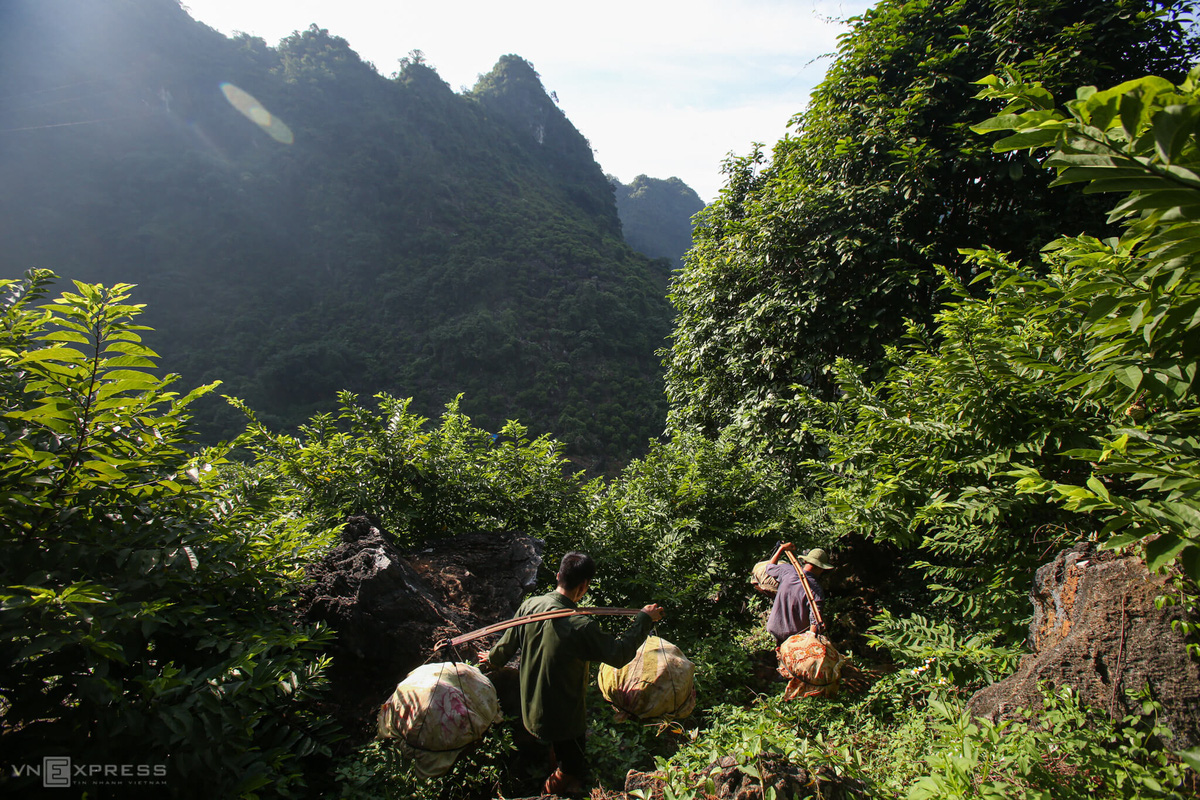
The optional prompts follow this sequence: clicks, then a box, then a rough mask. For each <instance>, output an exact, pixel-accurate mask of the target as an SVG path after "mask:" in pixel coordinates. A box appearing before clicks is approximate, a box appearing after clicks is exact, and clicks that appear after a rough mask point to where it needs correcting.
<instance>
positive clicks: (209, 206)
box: [0, 0, 670, 470]
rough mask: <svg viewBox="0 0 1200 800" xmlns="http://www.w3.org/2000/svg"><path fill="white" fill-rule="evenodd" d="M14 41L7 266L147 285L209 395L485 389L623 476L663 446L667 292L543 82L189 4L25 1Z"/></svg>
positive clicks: (0, 127)
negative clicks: (198, 13)
mask: <svg viewBox="0 0 1200 800" xmlns="http://www.w3.org/2000/svg"><path fill="white" fill-rule="evenodd" d="M0 31H2V33H0V39H2V40H3V41H2V44H3V47H0V94H2V95H3V96H4V97H5V98H6V100H5V102H4V103H3V104H2V105H0V186H2V187H3V188H2V189H0V237H2V238H3V241H4V242H5V248H4V252H3V255H2V256H0V258H2V261H0V265H2V270H3V273H4V274H6V275H10V276H14V277H15V276H16V275H19V274H20V273H21V272H23V271H24V270H25V269H27V268H29V267H34V266H38V267H48V268H51V269H54V270H55V271H56V272H57V273H59V274H60V275H63V276H65V277H67V278H79V279H84V280H89V281H93V280H94V281H103V282H108V283H112V282H117V281H126V282H131V283H136V284H138V285H139V289H138V295H137V296H138V298H139V300H140V301H142V302H146V303H147V304H148V306H149V312H148V314H147V323H148V324H149V325H151V326H153V327H154V328H155V329H156V332H155V334H154V335H153V339H152V340H151V342H150V343H151V345H152V346H153V347H155V349H157V350H158V351H159V352H160V353H161V354H162V355H163V358H164V362H165V363H168V364H170V365H172V369H174V370H178V371H179V372H180V373H181V374H182V376H183V380H184V382H185V383H186V384H187V385H189V386H190V385H195V384H199V383H202V382H207V381H212V380H216V379H220V380H222V381H223V382H224V384H223V386H222V389H221V391H222V392H224V393H227V394H231V395H234V396H237V397H240V398H242V399H244V400H246V401H247V402H248V403H249V405H250V406H251V407H252V408H254V409H255V410H256V411H257V412H258V413H259V414H260V415H261V418H262V419H264V420H265V421H267V422H269V423H270V424H272V425H275V426H278V427H284V428H286V427H291V426H294V425H296V424H298V423H300V422H301V421H303V420H305V419H307V418H308V417H309V416H310V415H312V414H313V413H317V412H320V411H325V410H331V409H332V408H333V407H334V405H335V402H334V401H335V393H336V392H337V391H338V390H340V389H348V390H352V391H355V392H358V393H360V394H364V395H370V394H373V393H376V392H379V391H387V392H389V393H391V394H394V395H400V396H410V395H411V396H413V397H414V398H415V405H414V408H415V409H416V410H419V411H420V412H421V413H423V414H426V415H431V416H436V415H438V414H440V412H441V408H442V406H443V405H444V404H445V403H446V402H447V401H449V400H450V399H452V398H453V397H454V396H455V395H456V394H458V393H460V392H461V393H464V394H465V397H464V400H463V408H464V410H465V411H467V412H468V413H470V414H472V415H473V416H474V417H475V418H476V420H477V422H479V423H480V424H481V425H483V426H485V427H486V428H489V429H493V430H494V429H498V428H499V427H500V426H501V425H502V424H503V423H504V421H505V420H506V419H514V418H516V419H520V420H521V421H522V422H523V423H525V424H527V425H529V426H530V427H531V429H532V430H535V431H547V432H551V433H553V434H554V435H555V436H556V437H557V438H559V439H560V440H561V441H563V442H565V443H567V446H568V448H569V452H570V454H571V455H572V457H573V458H574V459H575V460H576V462H577V463H579V464H581V465H583V466H587V467H591V468H595V469H597V470H610V469H612V468H614V467H615V466H619V464H620V463H623V462H624V460H626V459H627V458H628V457H629V456H630V455H631V454H633V453H636V452H640V451H641V450H643V449H644V446H645V443H646V441H647V440H648V439H649V438H651V437H653V436H655V435H657V434H658V433H659V432H660V431H661V430H662V419H663V416H664V409H665V401H664V399H663V395H662V388H661V376H660V374H659V371H660V368H659V362H658V358H657V357H656V356H655V350H656V349H658V348H659V347H661V346H663V344H664V337H665V334H666V332H667V330H668V329H669V324H670V322H669V321H670V310H669V307H668V305H667V303H666V301H665V300H664V294H665V283H666V276H665V275H664V274H662V271H661V270H660V269H658V268H655V267H654V266H653V265H652V264H651V263H650V261H649V260H648V259H646V258H644V257H643V256H641V255H639V254H637V253H635V252H634V251H633V250H631V249H630V248H629V247H628V246H627V245H626V244H625V243H624V241H623V240H622V236H621V229H620V224H619V222H618V219H617V212H616V206H615V203H614V198H613V191H612V188H611V187H610V186H609V184H608V181H607V180H606V178H605V177H604V174H603V172H602V171H601V169H600V167H599V166H598V165H597V164H596V163H595V161H594V160H593V158H592V153H591V149H590V147H589V145H588V142H587V140H586V139H585V138H584V137H583V135H581V134H580V132H579V131H577V130H576V129H575V128H574V127H573V126H572V125H571V123H570V121H569V120H568V119H567V118H566V117H565V116H563V114H562V112H561V111H559V109H558V107H557V106H556V105H555V104H554V103H553V101H551V100H550V98H549V97H548V96H547V93H546V91H545V89H544V88H543V86H542V84H541V81H540V80H539V77H538V75H537V73H536V72H535V71H534V69H533V66H532V65H530V64H529V63H527V62H525V61H524V60H522V59H520V58H519V57H517V56H511V55H510V56H504V57H503V58H501V59H500V60H499V62H498V63H497V64H496V66H495V68H494V69H493V70H492V71H491V72H490V73H488V74H487V75H486V76H484V77H482V78H481V80H480V82H479V84H478V85H477V86H476V87H475V88H474V90H473V91H471V92H468V93H465V94H456V93H454V92H453V91H452V90H451V89H450V87H449V86H448V85H447V84H446V83H445V82H444V81H443V80H441V78H440V77H439V76H438V75H437V73H436V72H435V71H434V70H433V69H431V68H430V67H429V66H427V65H426V64H424V63H423V61H422V59H421V58H420V56H419V54H414V57H413V58H410V59H405V60H403V61H402V64H401V69H400V71H399V73H397V74H395V75H393V76H391V77H390V78H385V77H383V76H381V75H379V74H378V73H377V72H376V70H375V69H374V68H373V66H372V65H370V64H368V63H365V62H363V61H362V60H361V59H360V58H359V57H358V55H357V54H356V53H355V52H354V51H353V50H352V49H351V48H350V45H349V44H348V43H347V42H346V41H345V40H343V39H340V38H338V37H336V36H333V35H330V34H329V33H328V32H327V31H325V30H322V29H320V28H318V27H316V26H313V27H311V28H310V29H308V30H306V31H302V32H297V33H294V34H293V35H292V36H290V37H288V38H287V39H285V40H284V41H282V42H281V43H280V44H279V46H278V47H270V46H268V45H267V44H266V43H265V42H264V41H262V40H261V39H256V38H253V37H246V36H243V37H239V38H237V39H233V40H230V39H228V38H226V37H224V36H223V35H221V34H218V33H216V32H214V31H212V30H211V29H209V28H207V27H206V26H204V25H201V24H199V23H197V22H195V21H193V20H191V19H190V18H189V17H188V15H187V14H186V13H185V12H184V11H183V10H182V9H181V8H180V7H179V5H178V3H177V2H176V0H125V1H124V2H112V3H104V4H96V3H91V2H85V1H84V0H49V2H43V0H36V1H35V0H18V2H11V3H6V4H5V5H4V7H3V10H0ZM481 57H482V56H481ZM239 107H240V108H239ZM239 110H240V112H241V113H239ZM256 123H257V124H256ZM197 414H198V416H197V419H198V421H199V422H200V423H201V429H202V430H203V431H204V433H205V435H206V436H208V437H217V436H229V435H231V434H232V433H234V432H236V431H237V430H238V429H239V427H240V425H241V418H240V414H239V413H238V412H235V411H233V410H232V409H231V408H228V407H227V406H225V405H224V404H223V403H221V402H220V401H211V402H209V403H208V404H207V405H203V406H201V407H200V408H198V411H197Z"/></svg>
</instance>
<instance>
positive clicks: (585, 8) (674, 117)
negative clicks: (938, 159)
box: [183, 0, 872, 202]
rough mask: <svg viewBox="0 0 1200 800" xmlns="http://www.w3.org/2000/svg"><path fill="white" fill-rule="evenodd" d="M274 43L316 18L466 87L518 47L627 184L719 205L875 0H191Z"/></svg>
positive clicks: (201, 10) (221, 25) (370, 47)
mask: <svg viewBox="0 0 1200 800" xmlns="http://www.w3.org/2000/svg"><path fill="white" fill-rule="evenodd" d="M183 5H184V8H185V9H187V10H188V12H189V13H190V14H191V15H192V17H193V18H194V19H197V20H199V21H200V22H203V23H205V24H206V25H208V26H210V27H212V28H215V29H216V30H218V31H221V32H222V33H224V34H227V35H233V34H234V33H235V32H238V31H240V32H244V33H249V34H251V35H254V36H260V37H262V38H263V39H265V40H266V41H267V43H268V44H270V45H275V44H278V42H279V40H281V39H283V38H284V37H286V36H288V35H289V34H291V33H292V32H293V31H295V30H303V29H305V28H307V27H308V26H309V25H310V24H312V23H316V24H317V25H318V26H319V27H322V28H325V29H327V30H328V31H329V32H330V33H331V34H333V35H336V36H341V37H342V38H343V39H345V40H346V41H347V42H349V44H350V47H351V48H352V49H354V50H355V51H356V52H357V53H358V54H359V55H360V56H361V57H362V58H363V59H364V60H366V61H370V62H371V63H373V64H374V65H375V68H376V69H377V70H378V71H379V72H380V74H382V75H385V76H386V75H391V74H392V73H393V72H395V71H396V70H397V68H398V64H397V62H398V61H399V59H400V58H403V57H404V56H406V55H407V54H408V53H409V52H410V51H412V50H420V51H422V53H423V54H424V56H425V58H426V63H428V64H429V65H430V66H432V67H433V68H434V69H436V70H437V72H438V74H439V75H440V76H441V77H442V79H443V80H444V81H446V82H447V83H448V84H450V86H451V88H453V89H454V90H455V91H462V90H463V89H469V88H471V87H473V86H474V85H475V81H476V79H477V78H478V76H479V75H481V74H484V73H487V72H490V71H491V69H492V67H493V66H494V65H495V64H496V61H497V60H499V58H500V57H501V56H503V55H506V54H509V53H512V54H516V55H519V56H521V57H522V58H524V59H525V60H526V61H529V62H530V63H532V64H533V66H534V69H536V70H537V71H538V73H539V74H540V75H541V78H542V85H543V86H544V87H545V88H546V91H547V92H554V93H555V95H556V96H557V98H558V101H559V108H561V109H562V111H563V113H564V114H566V115H567V118H568V119H570V120H571V122H572V123H573V124H574V125H575V127H576V128H577V129H579V131H580V133H582V134H583V135H584V136H585V137H587V139H588V140H589V141H590V142H591V145H592V149H593V151H594V154H595V158H596V161H597V162H598V163H599V164H600V166H601V168H603V170H604V171H605V172H606V173H609V174H611V175H614V176H615V177H616V178H617V179H618V180H620V181H621V182H622V183H630V182H632V181H633V179H634V178H635V177H636V176H638V175H641V174H644V175H648V176H650V177H652V178H670V177H677V178H679V179H681V180H682V181H683V182H684V183H686V184H687V185H688V186H690V187H692V188H693V189H694V190H695V191H696V193H697V194H699V195H700V198H701V199H702V200H704V201H705V202H710V201H712V200H713V199H715V198H716V196H717V194H718V192H719V191H720V189H721V187H722V186H723V184H724V180H723V176H722V174H721V163H722V162H723V161H724V160H725V159H726V158H727V157H728V156H729V154H730V153H733V154H736V155H745V154H747V153H749V152H750V151H751V149H752V147H753V144H754V143H755V142H762V143H763V144H765V145H766V146H767V149H768V150H769V149H770V147H771V145H773V144H774V143H775V142H776V141H778V140H779V139H780V138H781V137H782V136H783V134H784V133H785V132H786V130H787V125H788V121H789V120H790V119H791V118H792V117H793V116H794V115H795V114H796V113H798V112H800V111H802V110H803V109H804V106H805V104H806V102H807V99H808V94H809V92H810V91H811V90H812V87H813V86H815V85H816V84H817V83H819V82H820V80H821V78H822V77H823V76H824V73H825V70H826V69H827V68H828V66H829V63H830V58H829V54H831V53H832V52H833V51H834V50H835V48H836V46H837V36H838V34H839V33H841V32H843V31H844V30H845V29H846V28H845V25H844V24H843V23H842V22H841V20H845V19H846V18H848V17H852V16H856V15H858V14H861V13H862V12H863V11H864V10H866V9H867V8H868V7H869V6H870V5H872V3H869V2H866V0H688V2H683V1H682V0H607V1H606V2H603V3H582V2H573V0H508V1H507V2H497V1H496V0H490V2H484V0H442V1H441V2H437V0H421V2H415V0H183Z"/></svg>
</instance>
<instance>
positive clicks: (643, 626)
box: [480, 551, 663, 794]
mask: <svg viewBox="0 0 1200 800" xmlns="http://www.w3.org/2000/svg"><path fill="white" fill-rule="evenodd" d="M595 574H596V562H594V561H593V560H592V558H591V556H589V555H587V554H585V553H580V552H575V551H572V552H570V553H567V554H566V555H565V556H563V558H562V562H561V563H560V564H559V568H558V575H557V581H558V586H557V587H556V588H555V589H554V591H552V592H549V593H548V594H544V595H541V596H540V597H531V598H529V599H528V600H526V601H525V602H524V603H522V604H521V607H520V608H518V609H517V614H516V616H517V617H524V616H528V615H530V614H538V613H541V612H544V611H556V610H559V609H565V608H571V609H573V608H577V607H578V605H579V601H580V599H582V598H583V595H584V594H585V593H586V592H587V590H588V584H589V583H590V582H591V580H592V578H593V577H595ZM662 615H663V612H662V609H661V608H659V607H658V605H657V604H655V603H652V604H650V605H648V606H645V607H643V608H642V610H641V611H639V612H638V615H637V616H636V617H634V619H633V623H632V624H631V625H630V626H629V629H628V630H627V631H625V633H624V634H622V635H621V636H619V637H618V636H613V635H612V634H609V633H605V632H604V631H603V630H601V628H600V626H599V625H598V624H596V622H595V620H594V618H593V617H589V616H582V615H579V616H569V617H560V618H558V619H551V620H545V621H543V622H532V623H529V624H528V625H520V626H517V627H515V628H509V629H508V630H507V631H505V632H504V635H503V636H502V637H500V641H499V642H497V643H496V646H495V647H493V648H492V649H491V651H489V652H487V653H481V654H480V660H481V661H482V662H483V663H485V664H487V665H488V666H490V667H493V668H495V667H502V666H504V664H506V663H508V660H509V659H510V658H512V656H513V655H514V653H515V652H516V651H517V650H520V651H521V668H520V679H521V721H522V722H523V723H524V725H525V729H526V730H527V731H529V733H530V734H532V735H533V737H534V738H536V739H537V740H538V741H540V742H542V743H545V744H548V745H549V746H550V748H551V750H550V757H551V760H552V762H553V763H554V764H555V766H554V771H553V772H552V773H551V774H550V777H549V778H547V779H546V783H545V785H544V786H543V788H542V791H543V792H545V793H546V794H576V793H579V792H581V791H582V790H583V781H584V778H585V777H586V774H587V756H586V754H585V749H584V742H585V736H586V732H587V705H586V702H585V697H586V694H587V685H588V673H589V669H590V667H591V664H590V662H592V661H602V662H604V663H605V664H609V665H611V666H613V667H617V668H620V667H623V666H625V665H626V664H628V663H629V662H630V661H632V660H633V657H634V655H636V654H637V649H638V647H640V646H641V644H642V642H644V641H645V640H646V635H647V634H648V633H649V632H650V628H651V626H652V625H653V623H655V622H658V621H659V620H660V619H662Z"/></svg>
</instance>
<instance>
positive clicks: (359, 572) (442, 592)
mask: <svg viewBox="0 0 1200 800" xmlns="http://www.w3.org/2000/svg"><path fill="white" fill-rule="evenodd" d="M541 563H542V542H541V541H540V540H538V539H534V538H532V537H529V536H525V535H523V534H516V533H509V532H502V533H494V532H479V533H470V534H464V535H461V536H455V537H450V538H447V539H442V540H438V541H436V542H431V543H430V544H429V545H428V546H427V547H426V548H423V549H422V550H421V551H420V552H416V553H407V552H402V551H401V550H400V549H399V548H397V547H396V545H395V544H394V543H393V542H392V540H391V539H390V537H389V536H388V535H387V534H386V533H385V532H384V531H382V530H381V529H380V527H379V525H378V523H377V522H376V521H374V520H372V519H370V518H367V517H352V518H350V519H349V520H348V521H347V523H346V526H345V527H344V528H343V531H342V542H341V544H339V545H337V546H336V547H334V548H333V549H332V550H331V551H330V552H329V553H328V554H327V555H326V556H325V558H323V559H322V560H321V561H320V562H318V563H317V564H315V565H313V566H312V567H311V568H310V569H309V573H308V577H309V582H308V584H307V585H306V586H305V587H304V588H303V589H302V590H301V592H300V598H301V602H300V612H301V613H302V614H303V615H304V616H305V618H306V619H308V620H310V621H314V622H315V621H320V622H324V623H326V624H327V625H329V627H331V628H332V629H333V630H334V631H335V632H336V641H335V642H334V644H333V646H332V648H331V651H332V654H333V656H334V663H333V666H332V668H331V669H330V672H329V677H330V683H331V686H330V701H331V703H332V706H333V708H332V713H334V715H335V716H336V717H337V718H338V719H339V721H340V722H341V723H342V725H343V727H344V728H345V729H346V730H347V732H348V733H349V734H350V736H351V738H352V739H357V740H362V739H366V738H369V736H370V733H371V727H372V723H373V720H374V714H375V711H376V710H377V709H378V707H379V705H380V704H381V703H382V702H383V701H384V700H386V699H387V698H388V696H389V695H390V694H391V693H392V691H393V690H394V689H395V688H396V684H397V683H398V682H399V681H400V679H402V678H403V677H404V676H405V675H406V674H408V673H409V672H410V671H411V670H413V669H414V668H416V667H417V666H420V665H421V664H423V663H425V662H426V661H427V660H429V659H430V657H431V655H432V648H433V646H434V644H435V643H437V642H439V641H441V640H442V639H447V638H450V637H452V636H455V635H457V634H460V633H465V632H467V631H470V630H474V629H476V628H480V627H483V626H485V625H490V624H492V623H494V622H499V621H501V620H504V619H508V618H509V617H511V616H512V615H513V613H515V612H516V610H517V606H518V605H519V604H520V600H521V597H522V596H523V595H524V594H525V593H526V592H528V591H529V590H530V589H532V588H533V586H534V584H535V582H536V577H537V571H538V567H539V566H540V565H541ZM474 651H475V648H472V646H471V645H469V644H468V645H465V646H464V649H463V650H462V652H461V653H458V654H457V657H458V658H459V659H461V660H468V659H469V658H470V656H471V655H472V654H473V653H474ZM454 658H455V654H453V653H443V654H441V655H439V657H438V660H447V659H451V660H453V659H454Z"/></svg>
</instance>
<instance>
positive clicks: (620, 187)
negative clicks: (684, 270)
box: [609, 175, 704, 267]
mask: <svg viewBox="0 0 1200 800" xmlns="http://www.w3.org/2000/svg"><path fill="white" fill-rule="evenodd" d="M609 180H610V181H612V184H613V188H614V189H615V190H616V193H617V213H618V214H619V215H620V217H621V227H622V229H623V230H624V231H625V241H627V242H629V246H630V247H632V248H633V249H634V250H637V251H638V252H639V253H643V254H645V255H647V256H650V257H651V258H665V259H668V260H669V261H670V262H671V264H672V267H681V266H683V254H684V253H686V252H687V251H688V248H690V247H691V246H692V217H693V216H694V215H695V214H696V213H697V212H698V211H700V209H702V208H704V201H703V200H701V199H700V195H698V194H696V192H695V190H693V189H692V188H691V187H690V186H688V185H687V184H686V183H684V182H683V181H681V180H679V178H667V179H666V180H663V179H661V178H649V177H647V176H645V175H638V176H637V177H636V178H634V179H633V183H631V184H629V185H628V186H626V185H625V184H623V183H621V182H620V181H619V180H617V179H616V178H612V177H610V178H609Z"/></svg>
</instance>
